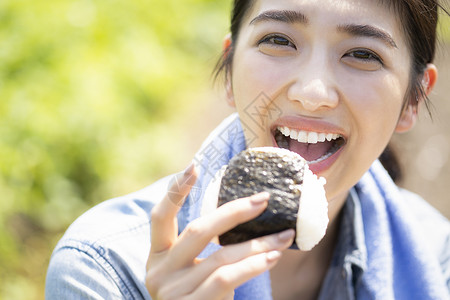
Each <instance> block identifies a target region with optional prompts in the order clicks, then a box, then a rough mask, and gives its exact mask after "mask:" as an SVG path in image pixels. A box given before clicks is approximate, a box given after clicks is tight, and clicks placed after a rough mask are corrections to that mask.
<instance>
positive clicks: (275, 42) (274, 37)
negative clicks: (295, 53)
mask: <svg viewBox="0 0 450 300" xmlns="http://www.w3.org/2000/svg"><path fill="white" fill-rule="evenodd" d="M258 46H259V47H260V49H266V48H292V49H297V47H296V46H295V45H294V43H292V42H291V40H290V39H289V38H287V37H285V36H283V35H279V34H271V35H268V36H265V37H264V38H262V39H261V40H260V41H259V42H258Z"/></svg>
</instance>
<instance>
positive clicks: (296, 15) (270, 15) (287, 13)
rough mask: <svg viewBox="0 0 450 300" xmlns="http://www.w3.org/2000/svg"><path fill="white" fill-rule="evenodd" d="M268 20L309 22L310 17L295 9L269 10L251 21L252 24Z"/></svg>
mask: <svg viewBox="0 0 450 300" xmlns="http://www.w3.org/2000/svg"><path fill="white" fill-rule="evenodd" d="M267 21H278V22H285V23H302V24H308V18H307V17H306V16H305V15H304V14H302V13H301V12H299V11H295V10H268V11H265V12H262V13H261V14H259V15H258V16H256V17H255V18H254V19H253V20H251V21H250V25H252V24H256V23H260V22H267Z"/></svg>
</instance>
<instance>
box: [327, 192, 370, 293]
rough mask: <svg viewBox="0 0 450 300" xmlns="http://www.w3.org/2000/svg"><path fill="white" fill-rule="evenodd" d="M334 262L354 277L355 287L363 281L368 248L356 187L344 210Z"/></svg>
mask: <svg viewBox="0 0 450 300" xmlns="http://www.w3.org/2000/svg"><path fill="white" fill-rule="evenodd" d="M333 264H334V265H335V266H340V267H341V268H342V269H343V270H342V271H343V272H347V273H348V274H347V276H349V277H351V278H352V283H353V287H356V285H357V284H359V282H360V281H361V278H362V276H363V274H364V271H365V270H366V269H367V248H366V244H365V237H364V224H363V220H362V212H361V203H360V200H359V197H358V194H357V192H356V191H355V189H351V190H350V193H349V195H348V197H347V201H346V202H345V206H344V208H343V210H342V219H341V224H340V230H339V238H338V244H337V246H336V251H335V256H334V258H333Z"/></svg>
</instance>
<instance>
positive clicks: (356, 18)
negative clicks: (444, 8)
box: [243, 0, 402, 33]
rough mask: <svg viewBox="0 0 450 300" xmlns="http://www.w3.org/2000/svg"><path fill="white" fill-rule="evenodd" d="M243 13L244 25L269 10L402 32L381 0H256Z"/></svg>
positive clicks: (391, 11)
mask: <svg viewBox="0 0 450 300" xmlns="http://www.w3.org/2000/svg"><path fill="white" fill-rule="evenodd" d="M253 4H254V5H253V6H252V8H251V10H250V11H249V12H247V14H246V20H245V21H244V23H243V24H248V22H250V21H251V20H252V19H253V18H254V17H255V16H257V15H258V14H261V13H263V12H264V11H270V10H289V11H300V12H301V13H302V14H304V15H306V16H308V19H311V20H312V21H315V22H317V21H320V20H321V19H326V20H328V21H330V22H335V23H344V22H345V23H348V22H352V23H360V24H371V25H378V27H387V28H389V29H390V30H391V31H397V32H398V33H400V32H401V28H402V27H401V24H400V22H399V20H398V19H399V18H398V16H397V15H396V13H395V11H394V10H392V9H389V5H388V4H389V1H381V0H255V1H254V3H253Z"/></svg>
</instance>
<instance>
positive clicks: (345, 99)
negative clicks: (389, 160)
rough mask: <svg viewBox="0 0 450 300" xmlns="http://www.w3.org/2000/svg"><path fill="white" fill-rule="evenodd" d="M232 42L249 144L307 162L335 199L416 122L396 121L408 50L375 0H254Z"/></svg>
mask: <svg viewBox="0 0 450 300" xmlns="http://www.w3.org/2000/svg"><path fill="white" fill-rule="evenodd" d="M235 47H236V48H235V54H234V59H233V66H232V77H231V81H232V82H231V86H232V93H231V94H230V101H231V102H232V103H233V104H234V105H235V106H236V108H237V110H238V112H239V115H240V118H241V121H242V124H243V126H244V132H245V135H246V140H247V144H248V146H249V147H257V146H276V147H284V148H289V149H290V150H292V151H294V152H297V153H299V154H300V155H302V156H303V157H305V158H306V159H307V160H308V161H311V163H310V168H311V169H312V170H313V171H314V172H315V173H316V174H318V175H320V176H323V177H325V178H326V179H327V185H326V190H327V196H328V198H329V199H330V201H332V200H333V199H334V198H336V197H338V198H340V199H342V198H343V197H345V195H346V194H347V192H348V190H349V189H350V188H351V187H352V186H353V185H354V184H355V183H356V182H357V181H358V180H359V178H360V177H361V176H362V175H363V174H364V172H366V170H367V169H368V168H369V167H370V165H371V164H372V162H373V161H374V160H375V159H376V158H377V157H378V156H379V155H380V154H381V152H382V151H383V149H384V148H385V146H386V145H387V143H388V142H389V139H390V138H391V135H392V133H393V132H394V131H395V130H399V131H403V130H406V129H408V128H409V127H410V126H412V123H413V121H411V120H412V119H413V118H408V116H406V117H402V118H400V115H402V114H401V111H402V106H403V101H404V95H405V93H406V90H407V87H408V82H409V71H410V54H409V51H408V47H407V44H406V40H405V37H404V35H403V33H402V31H401V27H400V24H399V22H398V20H397V18H396V15H394V13H393V12H391V11H389V10H388V9H387V8H386V7H385V6H382V5H380V4H379V3H378V1H373V0H340V1H336V0H322V1H317V0H277V1H274V0H258V1H256V4H255V5H254V7H253V9H252V10H251V11H250V12H249V13H248V14H247V16H246V18H245V19H244V20H243V22H242V26H241V30H240V32H239V38H238V40H237V43H236V45H235ZM413 113H414V112H412V111H411V110H408V111H407V113H406V114H404V115H402V116H405V115H408V114H413ZM409 117H410V116H409ZM399 118H400V121H399ZM403 119H404V120H403Z"/></svg>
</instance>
